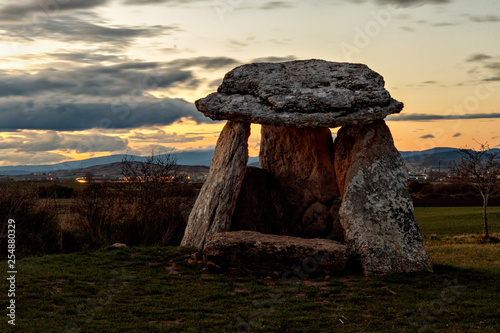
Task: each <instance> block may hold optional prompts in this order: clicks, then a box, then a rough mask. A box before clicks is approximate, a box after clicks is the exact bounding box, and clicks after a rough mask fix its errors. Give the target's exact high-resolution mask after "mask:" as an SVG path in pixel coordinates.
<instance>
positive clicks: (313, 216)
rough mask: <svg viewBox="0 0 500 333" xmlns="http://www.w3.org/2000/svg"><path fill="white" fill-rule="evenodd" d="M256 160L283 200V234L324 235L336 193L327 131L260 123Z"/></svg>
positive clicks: (331, 142)
mask: <svg viewBox="0 0 500 333" xmlns="http://www.w3.org/2000/svg"><path fill="white" fill-rule="evenodd" d="M259 162H260V167H261V168H262V169H265V170H267V171H268V172H269V173H271V174H272V175H273V176H274V177H275V178H276V179H277V181H278V182H279V185H280V188H281V191H282V193H283V195H284V196H285V198H286V199H287V200H286V202H285V207H283V209H282V210H283V211H284V212H285V216H284V220H285V221H286V224H287V225H285V230H284V234H286V235H293V236H299V235H300V236H301V237H326V236H327V235H328V233H329V231H331V224H332V218H331V216H330V214H329V210H330V208H331V206H332V204H333V200H334V198H336V197H338V196H339V190H338V188H337V182H336V180H335V168H334V165H333V162H334V156H333V139H332V135H331V132H330V130H329V129H328V128H293V127H275V126H262V131H261V146H260V155H259ZM323 207H324V208H323ZM306 212H307V214H305V213H306ZM328 229H330V230H328Z"/></svg>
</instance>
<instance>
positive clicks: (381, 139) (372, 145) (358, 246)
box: [335, 120, 432, 275]
mask: <svg viewBox="0 0 500 333" xmlns="http://www.w3.org/2000/svg"><path fill="white" fill-rule="evenodd" d="M335 152H336V155H335V166H336V167H337V179H338V180H339V186H340V188H341V193H342V205H341V207H340V223H341V225H342V227H343V229H344V232H345V241H346V244H347V245H348V247H349V249H350V250H351V255H352V256H353V258H354V259H355V260H356V261H358V262H359V265H360V266H361V268H362V270H363V273H364V274H367V275H368V274H387V273H393V272H411V271H422V270H428V271H432V263H431V260H430V258H429V255H428V254H427V251H426V250H425V247H424V245H423V242H422V237H421V236H420V230H419V227H418V225H417V222H416V220H415V216H414V213H413V202H412V200H411V197H410V194H409V192H408V182H407V169H406V166H405V163H404V161H403V159H402V157H401V155H400V154H399V152H398V151H397V149H396V148H395V147H394V143H393V139H392V135H391V133H390V131H389V128H388V127H387V125H386V124H385V122H384V121H383V120H379V121H376V122H374V123H372V124H364V125H358V126H349V127H343V128H341V129H340V130H339V131H338V133H337V139H336V140H335Z"/></svg>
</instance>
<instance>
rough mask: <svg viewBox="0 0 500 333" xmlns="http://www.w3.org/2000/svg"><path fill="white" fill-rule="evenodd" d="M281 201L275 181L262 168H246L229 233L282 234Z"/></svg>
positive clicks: (282, 205) (281, 196) (280, 193)
mask: <svg viewBox="0 0 500 333" xmlns="http://www.w3.org/2000/svg"><path fill="white" fill-rule="evenodd" d="M284 202H285V198H284V196H283V195H282V192H281V188H280V186H279V183H278V181H277V180H276V178H274V176H273V175H271V174H270V173H269V172H267V171H266V170H264V169H259V168H255V167H247V171H246V173H245V177H244V178H243V184H242V185H241V190H240V193H239V195H238V200H237V201H236V208H235V209H234V213H233V218H232V222H231V229H230V231H238V230H251V231H258V232H262V233H266V234H276V235H283V234H284V224H283V222H284V215H285V214H284V213H285V212H284V211H283V209H284Z"/></svg>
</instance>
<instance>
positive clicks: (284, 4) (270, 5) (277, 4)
mask: <svg viewBox="0 0 500 333" xmlns="http://www.w3.org/2000/svg"><path fill="white" fill-rule="evenodd" d="M292 7H294V4H292V3H290V2H288V1H270V2H267V3H265V4H264V5H262V6H260V9H264V10H275V9H283V8H292Z"/></svg>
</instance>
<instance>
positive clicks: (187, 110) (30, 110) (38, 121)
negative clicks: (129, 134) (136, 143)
mask: <svg viewBox="0 0 500 333" xmlns="http://www.w3.org/2000/svg"><path fill="white" fill-rule="evenodd" d="M129 102H130V103H129V104H127V102H125V101H123V102H122V101H120V100H110V101H109V103H107V102H101V103H97V102H95V103H84V102H74V103H64V102H60V101H57V100H54V101H52V102H51V101H45V102H39V101H36V102H35V101H30V102H29V103H25V104H21V103H15V102H12V103H1V102H0V103H1V104H0V105H1V111H0V130H2V131H13V130H16V129H32V130H35V129H37V130H55V131H76V130H87V129H91V128H135V127H139V126H154V125H169V124H172V123H173V122H175V121H177V120H179V119H180V118H182V117H191V118H192V119H194V120H196V121H198V122H202V121H207V118H205V117H203V115H202V114H201V113H199V112H198V111H197V110H196V108H195V107H194V105H193V104H192V103H188V102H186V101H184V100H182V99H168V98H164V99H158V98H154V97H147V98H140V99H136V100H134V98H131V101H129Z"/></svg>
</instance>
